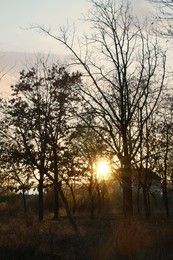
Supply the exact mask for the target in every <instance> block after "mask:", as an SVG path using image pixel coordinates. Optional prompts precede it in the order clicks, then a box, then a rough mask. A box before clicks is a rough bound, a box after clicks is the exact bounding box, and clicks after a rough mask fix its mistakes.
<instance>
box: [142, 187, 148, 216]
mask: <svg viewBox="0 0 173 260" xmlns="http://www.w3.org/2000/svg"><path fill="white" fill-rule="evenodd" d="M142 190H143V199H144V211H145V217H146V218H149V217H150V207H149V199H148V192H147V188H146V187H145V185H143V186H142Z"/></svg>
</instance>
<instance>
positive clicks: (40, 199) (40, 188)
mask: <svg viewBox="0 0 173 260" xmlns="http://www.w3.org/2000/svg"><path fill="white" fill-rule="evenodd" d="M38 219H39V221H42V220H43V174H42V173H40V179H39V185H38Z"/></svg>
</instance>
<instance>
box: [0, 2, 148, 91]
mask: <svg viewBox="0 0 173 260" xmlns="http://www.w3.org/2000/svg"><path fill="white" fill-rule="evenodd" d="M130 2H131V5H132V7H133V8H134V12H136V13H137V14H138V15H141V16H142V15H145V14H147V12H149V8H150V6H149V4H148V3H147V0H130ZM90 6H91V5H90V4H89V2H88V1H87V0H0V7H1V8H0V35H1V37H0V71H1V70H3V69H5V70H9V72H8V74H7V75H6V76H5V77H4V78H3V80H1V82H0V91H1V88H2V89H3V91H4V89H5V88H7V87H8V85H10V84H13V83H14V82H15V81H16V75H17V73H18V72H19V70H21V68H22V66H23V64H24V63H25V62H26V60H27V59H29V58H30V57H32V58H33V56H34V55H35V54H38V53H44V54H48V53H52V54H56V55H57V56H58V55H62V50H61V49H60V46H59V45H58V44H57V42H56V41H54V40H53V39H51V38H49V37H46V36H45V35H43V34H42V33H39V32H38V30H33V29H32V30H30V29H29V28H30V27H31V26H32V25H35V24H37V25H41V26H45V27H46V28H51V29H53V31H55V32H56V31H57V32H58V28H59V26H63V25H66V24H67V23H68V24H73V23H74V24H75V26H76V28H77V30H78V31H81V32H85V33H86V32H87V27H86V25H85V23H84V22H83V21H82V20H81V19H80V18H82V14H84V13H86V12H87V10H88V9H89V7H90Z"/></svg>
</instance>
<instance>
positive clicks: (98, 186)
mask: <svg viewBox="0 0 173 260" xmlns="http://www.w3.org/2000/svg"><path fill="white" fill-rule="evenodd" d="M96 188H97V203H98V205H97V206H98V214H100V213H101V194H100V185H99V183H97V187H96Z"/></svg>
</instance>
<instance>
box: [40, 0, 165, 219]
mask: <svg viewBox="0 0 173 260" xmlns="http://www.w3.org/2000/svg"><path fill="white" fill-rule="evenodd" d="M90 2H91V4H92V9H91V10H90V11H89V13H88V15H87V17H86V18H85V21H87V22H89V23H90V24H91V31H92V33H91V35H88V36H85V37H84V38H85V42H84V43H83V42H82V41H78V42H79V45H78V46H77V45H75V35H74V34H73V36H72V39H70V36H69V35H70V34H69V31H68V29H61V35H60V36H56V35H54V34H53V33H51V31H50V30H46V29H45V28H43V27H39V28H40V29H41V30H42V31H43V32H44V33H46V34H47V35H49V36H50V37H52V38H54V39H55V40H57V41H58V42H60V43H62V44H63V45H65V46H66V47H67V49H68V50H69V51H70V52H71V54H72V55H73V57H74V59H75V65H79V66H81V70H82V72H83V75H86V76H87V83H86V84H85V85H83V86H82V87H81V89H80V90H81V95H82V96H83V100H85V104H87V106H88V107H90V108H92V110H93V111H94V113H95V116H96V118H97V124H96V125H93V126H92V125H91V127H93V129H95V131H96V132H97V133H100V130H99V129H100V128H102V130H104V134H102V135H101V137H102V140H103V141H105V142H106V143H107V144H108V145H109V147H110V149H111V150H112V153H113V154H114V156H117V157H118V159H119V161H120V165H121V168H122V173H121V179H122V183H123V209H124V214H125V215H126V216H129V215H132V214H133V203H132V183H131V163H132V160H133V159H134V157H135V156H136V154H137V152H138V150H139V148H140V144H141V141H142V137H143V135H142V133H143V128H144V125H145V124H146V122H147V119H148V118H149V117H150V116H151V115H152V113H153V112H154V109H155V106H156V104H157V102H158V99H159V97H160V94H161V91H162V88H163V82H164V77H165V54H164V53H163V52H162V50H161V48H160V47H159V45H158V41H157V39H155V40H154V41H152V40H151V39H150V38H149V36H148V34H147V32H146V31H145V30H143V29H144V28H142V27H141V26H140V24H139V22H138V20H137V18H136V17H134V16H133V15H132V11H131V9H130V7H129V5H126V6H123V5H121V6H116V4H115V2H114V1H112V0H107V1H102V0H101V1H95V0H91V1H90ZM78 47H79V48H78ZM146 106H148V115H147V116H146V114H145V113H144V107H145V109H146ZM139 117H140V120H138V118H139ZM138 122H140V123H138ZM107 136H109V138H106V139H105V137H107Z"/></svg>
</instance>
